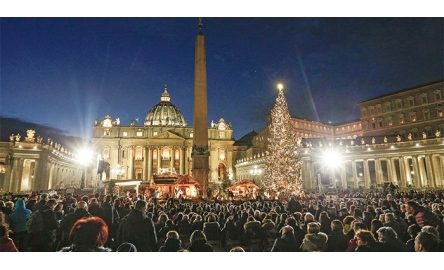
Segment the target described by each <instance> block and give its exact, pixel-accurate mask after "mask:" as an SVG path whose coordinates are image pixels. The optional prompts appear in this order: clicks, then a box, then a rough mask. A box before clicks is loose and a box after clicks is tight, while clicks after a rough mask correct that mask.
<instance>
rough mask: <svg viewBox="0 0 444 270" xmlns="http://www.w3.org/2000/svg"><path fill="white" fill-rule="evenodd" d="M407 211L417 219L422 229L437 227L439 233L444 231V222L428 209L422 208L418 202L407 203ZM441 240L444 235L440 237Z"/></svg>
mask: <svg viewBox="0 0 444 270" xmlns="http://www.w3.org/2000/svg"><path fill="white" fill-rule="evenodd" d="M406 210H407V213H409V214H411V215H413V216H414V217H415V221H416V224H418V226H419V227H421V228H422V227H424V226H426V225H430V226H433V227H435V228H436V229H437V230H438V231H442V230H444V226H443V221H442V220H440V219H439V218H438V217H437V216H436V215H435V214H433V213H432V212H430V211H429V210H427V209H426V208H424V207H422V206H420V205H419V204H418V203H417V202H415V201H408V202H407V203H406ZM440 239H441V240H442V239H443V235H441V236H440Z"/></svg>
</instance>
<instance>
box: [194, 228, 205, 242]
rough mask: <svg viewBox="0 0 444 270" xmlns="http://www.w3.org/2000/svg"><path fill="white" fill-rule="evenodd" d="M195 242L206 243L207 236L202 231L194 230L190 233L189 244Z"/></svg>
mask: <svg viewBox="0 0 444 270" xmlns="http://www.w3.org/2000/svg"><path fill="white" fill-rule="evenodd" d="M195 242H207V236H206V235H205V233H204V232H203V231H201V230H195V231H194V232H193V233H191V236H190V244H193V243H195Z"/></svg>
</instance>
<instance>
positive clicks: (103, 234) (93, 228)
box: [69, 216, 108, 247]
mask: <svg viewBox="0 0 444 270" xmlns="http://www.w3.org/2000/svg"><path fill="white" fill-rule="evenodd" d="M107 239H108V226H107V225H106V223H105V222H104V221H103V219H101V218H99V217H95V216H92V217H87V218H82V219H79V220H77V221H76V223H74V225H73V226H72V228H71V232H70V233H69V240H70V241H71V243H72V244H73V245H75V246H82V247H101V246H103V245H104V244H105V243H106V240H107Z"/></svg>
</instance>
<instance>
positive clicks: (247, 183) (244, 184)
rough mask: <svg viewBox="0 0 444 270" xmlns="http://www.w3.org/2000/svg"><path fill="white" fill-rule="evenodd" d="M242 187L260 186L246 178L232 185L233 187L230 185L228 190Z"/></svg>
mask: <svg viewBox="0 0 444 270" xmlns="http://www.w3.org/2000/svg"><path fill="white" fill-rule="evenodd" d="M241 187H243V188H259V187H258V186H257V185H256V184H255V183H253V182H251V181H250V180H248V179H244V180H242V181H240V182H237V183H236V184H234V185H232V186H231V187H228V188H227V190H234V189H237V188H241Z"/></svg>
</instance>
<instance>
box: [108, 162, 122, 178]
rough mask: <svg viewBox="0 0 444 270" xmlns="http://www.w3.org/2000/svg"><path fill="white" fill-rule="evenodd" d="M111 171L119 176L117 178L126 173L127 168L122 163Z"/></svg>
mask: <svg viewBox="0 0 444 270" xmlns="http://www.w3.org/2000/svg"><path fill="white" fill-rule="evenodd" d="M111 172H112V173H113V174H115V175H116V176H117V180H119V179H120V177H121V176H122V175H123V174H124V173H125V169H123V168H122V167H121V166H120V164H117V167H116V168H114V169H112V170H111Z"/></svg>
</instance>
